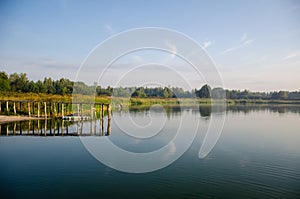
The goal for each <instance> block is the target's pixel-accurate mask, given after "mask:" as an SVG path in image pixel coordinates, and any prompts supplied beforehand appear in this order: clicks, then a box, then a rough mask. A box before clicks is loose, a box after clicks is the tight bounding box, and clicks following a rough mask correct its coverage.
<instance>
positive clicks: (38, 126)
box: [0, 118, 111, 137]
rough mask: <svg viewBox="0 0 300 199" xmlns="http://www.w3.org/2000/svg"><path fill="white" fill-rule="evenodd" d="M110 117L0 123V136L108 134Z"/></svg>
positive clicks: (44, 119)
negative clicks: (84, 119)
mask: <svg viewBox="0 0 300 199" xmlns="http://www.w3.org/2000/svg"><path fill="white" fill-rule="evenodd" d="M110 120H111V119H107V120H104V119H103V118H100V119H93V120H89V121H83V120H80V121H79V120H78V121H65V120H61V119H58V118H52V119H49V118H43V119H39V120H27V121H17V122H10V123H4V124H0V136H44V137H45V136H109V135H110V133H111V123H110Z"/></svg>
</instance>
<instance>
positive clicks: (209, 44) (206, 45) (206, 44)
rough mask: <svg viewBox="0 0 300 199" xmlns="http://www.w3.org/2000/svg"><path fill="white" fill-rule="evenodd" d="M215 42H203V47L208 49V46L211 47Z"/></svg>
mask: <svg viewBox="0 0 300 199" xmlns="http://www.w3.org/2000/svg"><path fill="white" fill-rule="evenodd" d="M213 44H214V42H213V41H205V42H203V44H202V45H203V48H205V49H207V48H208V47H210V46H211V45H213Z"/></svg>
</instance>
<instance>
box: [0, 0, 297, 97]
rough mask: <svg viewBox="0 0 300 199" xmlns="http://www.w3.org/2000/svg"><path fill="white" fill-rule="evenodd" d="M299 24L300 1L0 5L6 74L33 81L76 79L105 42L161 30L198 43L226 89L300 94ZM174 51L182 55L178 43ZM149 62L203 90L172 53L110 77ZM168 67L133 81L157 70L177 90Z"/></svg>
mask: <svg viewBox="0 0 300 199" xmlns="http://www.w3.org/2000/svg"><path fill="white" fill-rule="evenodd" d="M299 21H300V1H298V0H294V1H291V0H282V1H277V0H253V1H251V0H247V1H235V0H229V1H217V0H212V1H201V0H200V1H199V0H187V1H176V0H175V1H168V0H160V1H158V0H157V1H155V0H153V1H137V0H135V1H133V0H126V1H121V0H119V1H116V0H107V1H106V0H102V1H90V0H87V1H76V0H74V1H71V0H53V1H38V0H36V1H34V0H26V1H22V0H19V1H17V0H12V1H8V0H7V1H3V0H0V70H1V71H2V70H3V71H5V72H7V73H8V74H11V73H14V72H17V73H21V72H24V73H27V75H28V77H29V79H32V80H38V79H43V78H44V77H45V76H47V77H52V78H53V79H59V78H61V77H64V78H69V79H71V80H76V74H77V72H78V70H79V68H80V66H81V65H82V63H84V61H85V60H86V58H87V57H88V56H89V54H90V52H92V50H93V49H94V48H95V47H96V46H97V45H99V44H100V43H102V42H103V41H105V40H107V39H109V38H112V37H113V36H114V35H115V34H118V33H120V32H124V31H128V30H130V29H136V28H143V27H160V28H166V29H171V30H174V31H178V32H180V33H182V34H184V35H186V36H188V37H190V38H191V39H193V40H194V41H196V42H197V43H198V44H199V45H200V46H201V47H202V48H203V49H204V51H205V52H206V53H207V55H208V56H209V57H210V58H211V60H212V61H213V63H214V64H215V65H216V68H217V70H218V72H219V74H220V76H221V77H222V80H223V84H224V88H228V89H248V90H253V91H273V90H300V78H299V77H300V76H299V74H300V23H299ZM117 47H118V46H117ZM172 47H173V48H174V49H175V50H176V43H175V44H172ZM149 58H150V59H149ZM170 59H172V60H171V61H170ZM163 60H169V61H167V62H164V61H163ZM147 62H148V63H153V62H155V63H160V64H167V65H168V64H169V65H172V64H173V65H176V68H177V69H176V70H177V72H178V71H179V73H181V74H183V76H185V77H186V78H187V79H188V80H187V81H188V82H189V83H190V84H191V87H196V88H198V87H201V86H202V84H203V81H198V79H197V78H198V77H197V76H189V75H190V74H192V72H191V71H189V69H187V68H188V67H187V66H184V63H183V62H182V60H179V59H178V60H177V61H176V59H175V58H174V56H173V54H172V53H171V54H170V53H169V54H166V53H157V52H152V51H151V50H149V51H145V52H135V53H132V54H131V55H128V56H127V57H126V56H125V57H124V58H123V59H122V60H119V61H118V63H115V65H117V64H119V65H122V64H123V70H120V71H117V72H116V70H114V71H112V72H110V73H109V75H112V76H113V75H116V74H117V73H119V77H121V76H122V75H123V76H124V74H123V73H124V71H126V70H127V72H128V70H129V68H126V64H127V65H129V64H130V65H138V64H141V63H143V64H145V63H147ZM146 67H148V68H149V65H148V66H146ZM180 67H181V68H180ZM115 68H118V67H115ZM150 68H151V67H150ZM165 68H166V67H161V68H159V67H152V69H151V70H147V72H145V70H135V71H134V73H132V74H131V76H130V77H131V78H128V79H131V80H132V79H133V78H134V77H142V78H140V79H144V78H143V77H148V76H149V71H152V72H153V75H155V74H158V76H157V77H159V78H158V79H168V80H169V81H168V82H167V83H168V84H172V85H173V84H176V82H177V80H178V78H179V77H178V74H175V75H174V76H169V77H168V78H166V74H168V72H167V73H164V69H165ZM133 74H134V75H133ZM109 75H108V76H106V79H107V81H106V82H105V83H104V84H105V85H108V84H114V85H117V84H116V81H118V78H117V79H114V78H113V77H112V76H109ZM159 75H160V76H159ZM150 76H151V75H150ZM91 81H97V80H94V79H93V80H91ZM147 81H149V80H147ZM157 81H158V82H159V80H157ZM120 82H122V81H118V83H120ZM144 83H145V82H144ZM163 83H166V82H163ZM131 84H134V82H132V81H131ZM137 84H140V85H141V84H142V82H137ZM128 85H129V84H128ZM128 85H127V84H126V82H125V83H124V86H128ZM176 86H177V85H176ZM178 86H181V85H178Z"/></svg>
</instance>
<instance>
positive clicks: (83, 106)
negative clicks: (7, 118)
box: [0, 100, 111, 120]
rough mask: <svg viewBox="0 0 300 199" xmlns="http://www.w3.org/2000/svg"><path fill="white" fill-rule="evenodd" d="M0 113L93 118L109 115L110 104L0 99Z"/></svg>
mask: <svg viewBox="0 0 300 199" xmlns="http://www.w3.org/2000/svg"><path fill="white" fill-rule="evenodd" d="M0 114H2V115H3V114H5V115H23V116H24V115H26V116H28V117H37V118H47V117H51V118H61V119H64V120H78V119H84V120H87V119H93V118H96V117H97V116H98V117H100V118H104V115H105V114H106V115H107V117H108V118H110V117H111V106H110V104H107V103H97V102H94V103H91V102H53V101H32V100H0Z"/></svg>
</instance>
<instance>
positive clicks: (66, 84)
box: [0, 71, 300, 100]
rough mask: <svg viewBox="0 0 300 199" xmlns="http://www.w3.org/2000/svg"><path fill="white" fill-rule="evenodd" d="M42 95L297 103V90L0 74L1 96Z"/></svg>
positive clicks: (298, 97)
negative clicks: (138, 84) (122, 83)
mask: <svg viewBox="0 0 300 199" xmlns="http://www.w3.org/2000/svg"><path fill="white" fill-rule="evenodd" d="M4 92H5V93H9V92H12V93H45V94H58V95H67V94H72V93H79V94H83V95H93V94H95V93H96V95H97V96H115V97H138V98H150V97H151V98H194V97H197V98H215V99H224V98H226V99H263V100H273V99H274V100H299V99H300V91H272V92H253V91H249V90H228V89H225V90H224V89H223V88H211V87H210V86H209V85H203V86H202V87H201V88H195V89H193V90H191V91H186V90H184V89H183V88H179V87H170V86H169V87H154V88H152V87H151V88H149V87H145V88H144V87H117V88H113V87H110V86H108V87H101V86H98V85H97V84H94V85H87V84H85V83H84V82H73V81H71V80H69V79H66V78H61V79H58V80H53V79H52V78H50V77H45V78H44V79H43V80H38V81H32V80H29V79H28V77H27V74H26V73H20V74H18V73H13V74H10V75H8V74H7V73H6V72H4V71H2V72H0V93H4Z"/></svg>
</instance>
